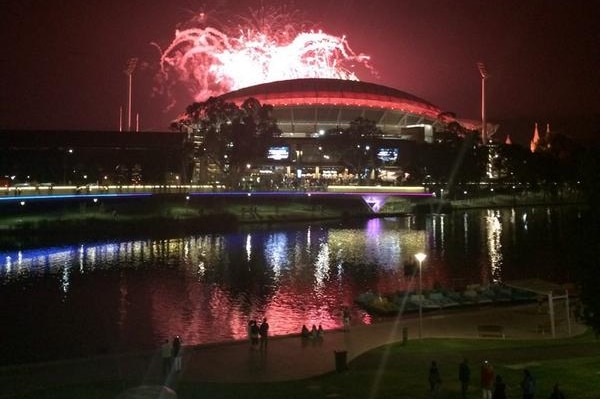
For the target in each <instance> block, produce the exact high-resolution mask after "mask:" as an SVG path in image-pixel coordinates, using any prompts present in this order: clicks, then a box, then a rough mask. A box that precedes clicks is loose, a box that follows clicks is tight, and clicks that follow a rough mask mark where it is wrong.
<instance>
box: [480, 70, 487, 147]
mask: <svg viewBox="0 0 600 399" xmlns="http://www.w3.org/2000/svg"><path fill="white" fill-rule="evenodd" d="M481 141H482V142H483V144H484V145H485V144H487V121H486V119H485V76H482V77H481Z"/></svg>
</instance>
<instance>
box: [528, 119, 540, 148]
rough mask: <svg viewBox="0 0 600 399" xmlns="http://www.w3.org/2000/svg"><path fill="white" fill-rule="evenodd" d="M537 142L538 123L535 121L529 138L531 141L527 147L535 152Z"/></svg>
mask: <svg viewBox="0 0 600 399" xmlns="http://www.w3.org/2000/svg"><path fill="white" fill-rule="evenodd" d="M539 142H540V132H539V131H538V124H537V122H536V123H535V128H534V129H533V138H532V139H531V142H530V143H529V149H530V150H531V152H535V149H536V148H537V146H538V144H539Z"/></svg>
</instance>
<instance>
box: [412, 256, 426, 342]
mask: <svg viewBox="0 0 600 399" xmlns="http://www.w3.org/2000/svg"><path fill="white" fill-rule="evenodd" d="M426 257H427V255H425V254H424V253H422V252H419V253H417V254H415V258H416V259H417V261H419V339H422V338H423V281H422V273H421V269H422V266H423V261H424V260H425V258H426Z"/></svg>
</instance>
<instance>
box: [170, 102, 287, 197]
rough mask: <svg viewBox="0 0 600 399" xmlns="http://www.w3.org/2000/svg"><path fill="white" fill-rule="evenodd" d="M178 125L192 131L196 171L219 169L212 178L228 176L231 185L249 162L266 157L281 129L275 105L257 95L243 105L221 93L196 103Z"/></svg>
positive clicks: (191, 137)
mask: <svg viewBox="0 0 600 399" xmlns="http://www.w3.org/2000/svg"><path fill="white" fill-rule="evenodd" d="M176 126H177V127H178V128H179V129H187V130H189V131H191V132H192V134H191V135H190V140H192V141H193V143H194V150H193V158H194V162H195V163H196V174H199V173H201V171H202V169H211V170H215V171H216V172H215V176H212V178H215V179H223V180H225V181H226V183H227V185H228V186H229V187H237V185H238V183H239V180H240V177H241V175H242V174H243V173H244V172H245V170H246V165H247V164H251V163H252V162H255V161H256V159H257V158H260V157H262V155H263V154H264V153H265V151H266V147H267V145H268V144H269V142H270V141H271V139H272V138H273V137H276V136H278V135H279V134H280V133H281V131H280V129H279V128H278V127H277V123H276V120H275V119H274V118H273V107H272V106H271V105H262V104H260V102H259V101H258V100H256V99H254V98H249V99H247V100H246V101H244V103H243V104H242V105H241V107H238V106H237V105H236V104H234V103H228V102H225V101H223V100H222V99H220V98H217V97H211V98H209V99H208V100H206V101H204V102H200V103H193V104H191V105H190V106H188V107H187V109H186V112H185V114H184V116H183V117H182V118H180V119H179V120H178V121H177V122H176ZM212 178H211V176H203V177H202V178H196V179H195V180H205V179H206V180H212Z"/></svg>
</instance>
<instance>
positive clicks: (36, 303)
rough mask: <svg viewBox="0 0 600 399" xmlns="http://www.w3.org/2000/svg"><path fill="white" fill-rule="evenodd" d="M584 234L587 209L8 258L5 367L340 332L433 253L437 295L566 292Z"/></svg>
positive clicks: (427, 277) (113, 245)
mask: <svg viewBox="0 0 600 399" xmlns="http://www.w3.org/2000/svg"><path fill="white" fill-rule="evenodd" d="M583 223H585V218H583V217H582V213H581V211H580V210H578V209H577V208H574V207H522V208H513V209H511V208H506V209H497V210H468V211H455V212H454V213H452V214H445V215H444V214H440V215H423V216H407V217H397V218H375V219H370V220H363V221H354V222H347V223H341V222H340V223H336V224H320V223H311V224H296V225H287V226H277V227H256V226H255V227H253V228H249V227H246V228H244V229H242V230H240V231H237V232H235V233H229V234H204V235H195V236H185V237H173V238H171V239H167V240H145V241H144V240H139V241H115V242H98V243H85V244H82V245H68V246H62V247H51V248H38V249H32V250H23V251H13V252H4V253H0V309H1V310H2V316H1V317H2V324H3V327H2V328H1V329H0V340H1V342H3V343H4V344H3V345H2V348H1V349H0V363H1V364H12V363H18V362H29V361H42V360H50V359H58V358H69V357H77V356H85V355H92V354H98V353H110V352H119V351H135V350H146V349H151V348H156V347H157V346H158V345H159V344H160V342H161V341H162V340H163V339H164V338H171V337H173V336H174V335H177V334H178V335H181V336H182V338H183V341H184V343H185V344H188V345H190V344H205V343H214V342H221V341H228V340H233V339H244V338H245V337H246V328H247V322H248V320H250V319H253V318H254V319H259V320H260V319H262V318H263V317H266V318H267V319H268V320H269V323H270V325H271V332H272V334H274V335H279V334H290V333H297V332H299V331H300V328H301V327H302V325H303V324H305V325H307V326H308V327H309V328H310V327H311V326H312V324H316V325H318V324H322V326H323V328H325V329H330V328H337V327H340V326H341V323H342V320H341V310H342V307H343V306H345V305H347V306H352V307H353V309H352V313H353V320H352V322H353V323H372V322H373V320H372V319H371V317H370V316H369V315H368V314H366V313H365V312H363V311H361V310H360V309H358V308H356V307H355V306H353V300H354V299H355V298H356V297H357V295H358V294H360V293H362V292H365V291H367V290H372V291H375V292H384V293H389V292H394V291H410V290H415V289H416V285H415V280H416V279H415V277H414V275H412V274H408V273H405V270H404V265H405V263H406V262H407V261H411V260H412V259H413V257H414V254H415V253H417V252H421V251H422V252H424V253H425V254H427V258H426V259H425V260H424V262H423V268H422V282H423V288H424V289H425V290H428V289H432V288H436V287H448V288H451V287H454V288H458V289H460V288H461V287H464V286H465V285H466V284H483V285H485V284H490V283H501V282H505V281H510V280H514V279H522V278H533V277H535V278H543V279H547V280H551V281H555V282H559V283H562V282H567V281H570V280H571V279H572V278H571V267H570V266H571V265H570V259H571V258H572V256H573V253H572V251H573V250H572V249H571V246H570V245H569V242H570V240H571V239H577V237H578V234H579V232H580V231H582V225H583ZM567 238H568V239H567Z"/></svg>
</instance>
